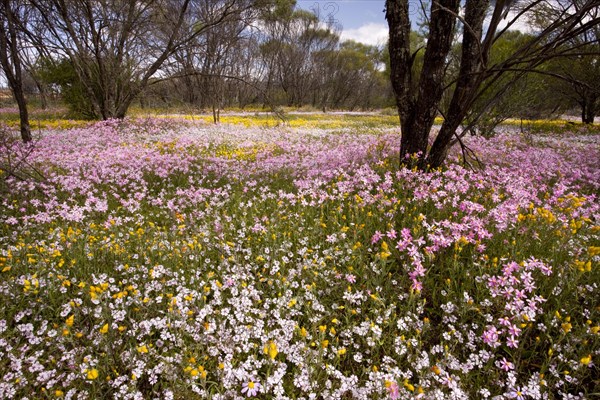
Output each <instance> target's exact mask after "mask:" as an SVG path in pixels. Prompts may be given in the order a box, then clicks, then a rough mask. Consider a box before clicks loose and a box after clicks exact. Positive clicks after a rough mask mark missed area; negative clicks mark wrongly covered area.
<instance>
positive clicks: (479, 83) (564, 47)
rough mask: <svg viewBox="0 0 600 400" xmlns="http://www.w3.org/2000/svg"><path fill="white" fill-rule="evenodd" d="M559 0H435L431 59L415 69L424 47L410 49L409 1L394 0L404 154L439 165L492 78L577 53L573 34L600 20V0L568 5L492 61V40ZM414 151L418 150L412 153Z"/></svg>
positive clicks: (389, 12)
mask: <svg viewBox="0 0 600 400" xmlns="http://www.w3.org/2000/svg"><path fill="white" fill-rule="evenodd" d="M553 2H556V5H557V6H559V5H560V4H561V2H560V0H550V1H548V0H524V1H512V0H495V1H492V0H466V1H464V2H461V1H460V0H434V1H432V2H431V7H430V9H429V14H428V16H427V17H428V22H429V24H428V26H429V32H428V34H427V45H426V47H425V54H424V56H423V66H422V69H421V72H420V74H419V75H418V76H413V69H412V64H413V61H414V59H415V57H416V53H411V51H410V28H411V20H410V15H409V1H408V0H386V19H387V21H388V25H389V52H390V72H391V74H390V78H391V82H392V86H393V89H394V94H395V98H396V105H397V108H398V114H399V116H400V125H401V130H402V138H401V142H400V157H401V162H403V163H408V164H415V165H416V166H417V167H419V168H421V169H427V168H437V167H439V166H440V165H441V164H442V163H443V162H444V161H445V159H446V156H447V154H448V150H449V149H450V148H451V147H452V146H453V145H454V144H456V143H457V142H458V141H460V135H461V134H460V133H458V132H457V131H458V129H459V127H460V126H461V124H462V122H463V120H464V118H465V116H466V115H467V113H468V111H469V109H470V108H471V106H472V105H473V103H474V102H475V101H476V100H477V99H478V97H479V96H481V95H482V94H483V93H485V91H486V90H487V89H488V88H489V87H491V86H490V85H493V84H495V83H496V82H498V81H499V80H500V78H501V77H502V76H503V75H504V74H505V73H507V72H509V71H512V72H521V73H523V74H524V73H525V72H526V71H528V70H531V69H533V68H535V67H537V66H539V65H540V64H541V63H543V62H544V61H546V60H548V59H550V58H553V57H558V56H560V55H564V54H567V53H570V54H571V55H573V51H571V50H572V49H571V48H569V43H570V40H571V39H572V38H574V37H577V36H580V35H582V34H583V33H584V32H587V31H589V30H590V29H592V28H594V27H595V26H597V25H598V24H599V23H600V18H599V17H598V16H597V15H596V14H595V11H596V9H597V7H599V6H600V0H581V1H578V2H576V3H577V4H576V5H574V3H575V2H573V3H571V4H572V5H571V6H568V7H562V10H561V12H559V13H557V16H556V18H555V19H554V20H553V21H552V22H551V23H549V24H548V25H547V27H546V28H545V29H543V30H541V31H539V32H537V33H536V34H535V35H533V36H532V38H531V40H529V41H527V42H526V43H524V44H523V45H522V46H520V47H519V48H518V49H517V50H515V51H514V53H512V54H511V55H510V56H509V57H507V58H506V59H504V60H503V61H501V62H498V63H495V64H494V63H492V62H490V57H489V54H490V50H491V48H492V45H493V44H494V42H495V41H496V40H498V38H499V37H501V36H502V35H503V34H504V33H505V32H506V31H507V30H508V28H509V27H511V26H513V25H514V24H515V23H516V22H517V21H518V20H523V18H526V17H527V15H528V13H530V12H532V11H533V10H535V9H536V7H539V6H541V5H542V4H543V5H548V4H552V3H553ZM461 6H462V7H464V9H461ZM511 15H512V17H509V16H511ZM457 25H461V26H462V32H461V35H460V46H461V58H460V64H459V71H458V75H457V78H456V80H455V82H453V84H452V85H451V88H452V89H451V90H452V93H451V95H450V102H449V105H448V108H447V109H446V110H441V109H440V101H441V99H442V95H443V94H444V90H445V89H446V88H447V82H446V80H445V77H446V73H447V69H446V67H447V64H448V58H449V54H450V51H451V48H452V42H453V38H454V37H455V33H456V29H457ZM502 26H504V27H503V28H502ZM415 82H417V83H416V84H415ZM513 82H514V80H513ZM507 85H508V84H507ZM505 87H506V85H505ZM499 91H500V93H501V92H502V89H500V90H499ZM442 111H443V114H444V115H443V116H444V122H443V123H442V126H441V128H440V130H439V132H438V134H437V135H436V136H435V138H434V140H433V144H432V145H431V147H429V139H430V132H431V128H432V126H433V123H434V119H435V117H436V115H437V114H438V113H440V112H442ZM413 154H416V155H417V156H416V157H414V158H413V157H411V158H410V159H409V157H410V156H411V155H413Z"/></svg>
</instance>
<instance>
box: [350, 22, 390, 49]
mask: <svg viewBox="0 0 600 400" xmlns="http://www.w3.org/2000/svg"><path fill="white" fill-rule="evenodd" d="M341 38H342V40H354V41H356V42H360V43H364V44H370V45H382V44H385V42H387V40H388V27H387V25H386V24H381V23H376V22H369V23H368V24H365V25H363V26H361V27H359V28H356V29H344V30H343V31H342V34H341Z"/></svg>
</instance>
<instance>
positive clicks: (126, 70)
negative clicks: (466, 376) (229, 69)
mask: <svg viewBox="0 0 600 400" xmlns="http://www.w3.org/2000/svg"><path fill="white" fill-rule="evenodd" d="M30 2H31V4H33V6H34V7H35V8H36V10H37V11H38V13H37V16H38V18H39V21H40V22H41V23H42V24H43V25H44V27H45V28H46V30H45V32H44V37H43V38H42V40H43V42H44V44H45V46H46V47H47V48H48V49H51V51H52V52H53V53H54V54H56V55H58V56H61V57H67V58H68V59H69V60H70V61H71V63H72V64H73V66H74V68H75V71H76V73H77V75H78V77H79V78H80V81H81V82H82V84H83V86H84V89H85V92H86V94H87V96H88V98H89V99H90V101H91V102H92V104H93V108H94V112H95V113H96V115H97V116H98V117H101V118H103V119H108V118H123V117H124V116H125V114H126V112H127V110H128V108H129V106H130V105H131V103H132V102H133V101H134V99H135V98H136V97H137V96H138V95H140V94H141V93H142V92H143V91H144V90H146V88H147V87H148V85H149V84H150V83H151V82H152V80H153V79H155V78H157V77H159V78H160V76H161V73H162V71H161V67H162V66H163V64H164V63H165V62H166V60H167V59H169V57H171V56H172V55H173V54H174V53H175V52H176V51H177V50H178V49H180V48H181V47H182V46H185V45H186V44H187V43H189V42H190V41H191V40H193V39H194V38H196V37H198V36H200V35H202V34H204V33H205V32H207V31H210V30H212V29H214V28H215V27H217V26H219V25H220V24H222V23H223V22H224V21H226V20H227V19H228V18H229V17H231V16H233V15H235V16H239V15H243V14H244V13H249V12H252V5H253V4H254V1H251V0H214V1H211V2H210V4H211V12H210V13H208V14H207V13H202V12H201V10H200V8H201V7H202V6H203V5H204V4H203V2H200V1H191V0H105V1H96V0H69V1H67V0H30ZM199 16H202V18H198V17H199Z"/></svg>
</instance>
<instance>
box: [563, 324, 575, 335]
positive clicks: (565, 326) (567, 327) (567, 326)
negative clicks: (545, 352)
mask: <svg viewBox="0 0 600 400" xmlns="http://www.w3.org/2000/svg"><path fill="white" fill-rule="evenodd" d="M561 327H562V330H563V332H565V333H569V332H571V329H572V328H573V325H571V323H570V322H566V323H564V324H562V325H561Z"/></svg>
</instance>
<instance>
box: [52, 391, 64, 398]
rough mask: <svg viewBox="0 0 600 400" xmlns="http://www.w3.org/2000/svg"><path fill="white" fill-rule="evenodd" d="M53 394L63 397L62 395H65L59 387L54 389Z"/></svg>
mask: <svg viewBox="0 0 600 400" xmlns="http://www.w3.org/2000/svg"><path fill="white" fill-rule="evenodd" d="M54 395H55V396H56V397H63V396H64V395H65V392H63V391H62V390H60V389H56V390H55V391H54Z"/></svg>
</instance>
